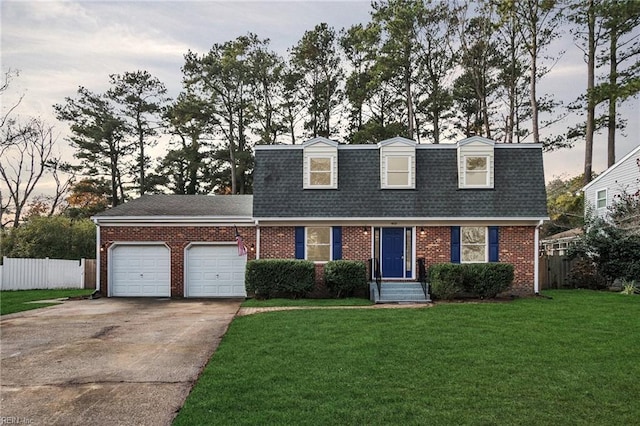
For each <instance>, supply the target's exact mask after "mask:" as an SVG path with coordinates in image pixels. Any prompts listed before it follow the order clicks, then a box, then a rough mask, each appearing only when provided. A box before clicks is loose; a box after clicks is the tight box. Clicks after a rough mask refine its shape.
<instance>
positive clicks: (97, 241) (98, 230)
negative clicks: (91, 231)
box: [93, 219, 102, 293]
mask: <svg viewBox="0 0 640 426" xmlns="http://www.w3.org/2000/svg"><path fill="white" fill-rule="evenodd" d="M93 223H95V224H96V292H98V293H99V292H100V269H101V268H100V265H101V262H102V259H100V248H101V247H100V224H98V219H93Z"/></svg>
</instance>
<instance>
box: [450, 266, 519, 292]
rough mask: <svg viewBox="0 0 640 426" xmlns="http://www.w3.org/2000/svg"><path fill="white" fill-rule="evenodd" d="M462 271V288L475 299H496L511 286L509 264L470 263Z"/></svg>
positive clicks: (512, 269) (511, 278) (512, 272)
mask: <svg viewBox="0 0 640 426" xmlns="http://www.w3.org/2000/svg"><path fill="white" fill-rule="evenodd" d="M460 266H461V267H462V270H463V274H462V275H463V277H464V280H463V283H462V288H463V289H464V291H465V292H467V293H471V294H472V295H473V296H475V297H480V298H486V297H487V298H491V297H496V296H497V295H498V294H500V293H502V292H503V291H505V290H506V289H508V288H509V287H510V286H511V283H512V282H513V277H514V268H513V265H511V264H509V263H470V264H465V265H460Z"/></svg>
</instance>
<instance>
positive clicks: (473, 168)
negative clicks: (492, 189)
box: [464, 156, 489, 187]
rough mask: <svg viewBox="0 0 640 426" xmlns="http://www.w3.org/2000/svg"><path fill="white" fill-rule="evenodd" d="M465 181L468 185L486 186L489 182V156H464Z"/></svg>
mask: <svg viewBox="0 0 640 426" xmlns="http://www.w3.org/2000/svg"><path fill="white" fill-rule="evenodd" d="M464 169H465V170H464V173H465V177H464V182H465V184H466V186H484V187H486V186H487V185H488V184H489V157H488V156H486V157H476V156H467V157H464Z"/></svg>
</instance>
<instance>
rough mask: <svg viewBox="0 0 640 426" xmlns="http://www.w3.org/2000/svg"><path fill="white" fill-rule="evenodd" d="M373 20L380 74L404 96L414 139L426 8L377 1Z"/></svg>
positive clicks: (398, 1)
mask: <svg viewBox="0 0 640 426" xmlns="http://www.w3.org/2000/svg"><path fill="white" fill-rule="evenodd" d="M371 6H372V8H373V11H372V12H371V18H372V22H373V24H374V25H376V26H377V27H379V31H380V32H381V40H380V43H381V46H380V50H379V56H378V62H377V65H376V67H377V70H376V71H377V73H378V75H379V77H380V79H381V80H382V81H387V82H393V83H392V84H394V85H396V82H397V87H398V89H397V90H398V92H400V93H402V98H403V100H404V112H405V117H406V118H405V123H406V136H407V137H408V138H410V139H413V138H414V137H415V133H416V128H415V103H416V98H417V97H418V95H417V94H416V91H417V89H416V88H415V84H416V82H417V81H418V79H419V77H418V75H417V74H418V71H419V70H420V66H419V65H420V60H421V58H422V55H423V53H424V51H423V49H422V44H421V43H420V40H419V33H420V31H421V28H422V27H423V24H424V14H425V7H424V3H423V2H422V1H421V0H411V1H403V0H389V1H374V2H373V3H372V4H371Z"/></svg>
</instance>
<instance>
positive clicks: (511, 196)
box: [253, 146, 547, 218]
mask: <svg viewBox="0 0 640 426" xmlns="http://www.w3.org/2000/svg"><path fill="white" fill-rule="evenodd" d="M379 156H380V153H379V150H377V149H339V150H338V189H337V190H335V189H334V190H331V189H329V190H315V189H314V190H303V189H302V173H303V171H302V158H303V151H302V150H301V149H273V150H269V149H261V150H256V166H255V170H254V175H253V185H254V186H253V189H254V203H253V215H254V216H255V217H257V218H275V217H285V218H286V217H327V218H330V217H361V218H367V217H371V218H373V217H380V218H382V217H397V218H400V217H424V218H429V217H433V218H448V217H461V218H462V217H487V218H489V217H503V218H506V217H510V218H517V217H522V218H525V217H526V218H532V217H536V218H538V217H546V216H547V207H546V191H545V184H544V170H543V165H542V150H541V149H540V147H539V146H535V147H531V148H528V147H527V148H524V147H518V148H498V147H496V149H495V157H494V158H495V180H494V189H458V171H457V151H456V150H455V149H451V148H441V149H438V148H433V149H432V148H430V149H417V150H416V189H414V190H390V189H380V163H379V161H380V157H379Z"/></svg>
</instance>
